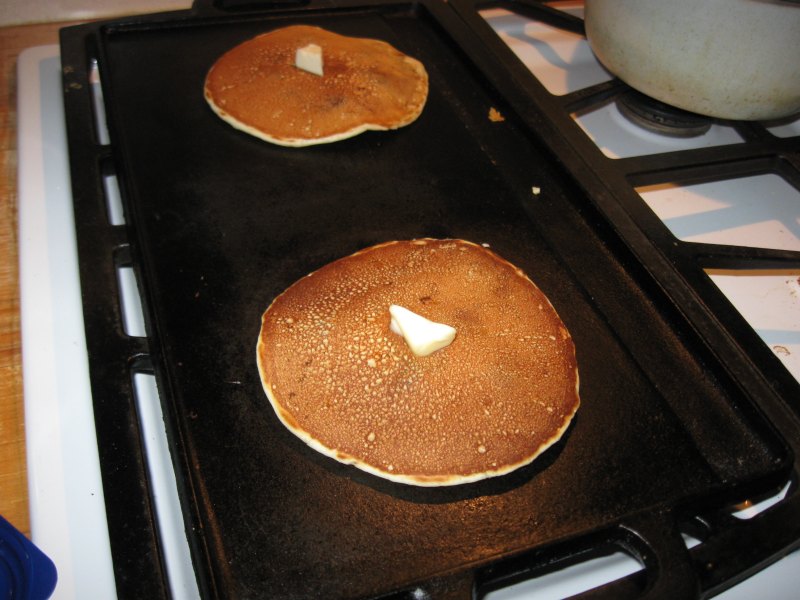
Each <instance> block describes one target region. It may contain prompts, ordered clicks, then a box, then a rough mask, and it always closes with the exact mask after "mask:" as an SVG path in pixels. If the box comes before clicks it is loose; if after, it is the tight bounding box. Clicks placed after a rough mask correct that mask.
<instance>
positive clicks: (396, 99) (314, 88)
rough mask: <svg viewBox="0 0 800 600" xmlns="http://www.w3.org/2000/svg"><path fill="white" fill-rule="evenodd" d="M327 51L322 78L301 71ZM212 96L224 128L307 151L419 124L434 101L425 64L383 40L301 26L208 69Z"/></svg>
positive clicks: (243, 47)
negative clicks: (305, 59) (311, 48)
mask: <svg viewBox="0 0 800 600" xmlns="http://www.w3.org/2000/svg"><path fill="white" fill-rule="evenodd" d="M309 44H315V45H317V46H319V47H320V48H321V51H322V63H323V74H322V75H316V74H314V73H312V72H309V71H306V70H304V69H301V68H298V67H297V66H296V62H295V58H296V52H297V50H298V49H301V48H305V47H307V46H308V45H309ZM205 97H206V100H207V101H208V103H209V105H210V106H211V108H212V109H213V110H214V111H215V112H216V113H217V114H218V115H219V116H220V117H221V118H222V119H224V120H225V121H227V122H228V123H230V124H231V125H233V126H234V127H236V128H237V129H241V130H243V131H245V132H247V133H250V134H252V135H255V136H257V137H260V138H262V139H264V140H267V141H268V142H272V143H275V144H280V145H283V146H308V145H311V144H322V143H328V142H334V141H337V140H342V139H345V138H349V137H352V136H354V135H357V134H359V133H361V132H363V131H366V130H368V129H378V130H381V129H397V128H398V127H403V126H404V125H408V124H409V123H411V122H413V121H414V120H415V119H416V118H417V117H418V116H419V115H420V113H421V112H422V109H423V107H424V106H425V101H426V99H427V97H428V74H427V72H426V71H425V68H424V67H423V66H422V63H420V62H419V61H417V60H416V59H413V58H411V57H410V56H407V55H405V54H403V53H402V52H400V51H398V50H396V49H395V48H394V47H393V46H391V45H389V44H387V43H386V42H383V41H380V40H372V39H364V38H353V37H347V36H343V35H338V34H336V33H332V32H330V31H326V30H324V29H321V28H319V27H311V26H307V25H294V26H290V27H284V28H281V29H276V30H274V31H271V32H269V33H264V34H262V35H259V36H257V37H255V38H253V39H251V40H248V41H246V42H244V43H242V44H240V45H238V46H236V47H235V48H233V49H231V50H229V51H228V52H226V53H225V54H224V55H222V56H221V57H220V58H219V59H218V60H217V61H216V63H214V65H213V66H212V67H211V69H210V70H209V72H208V74H207V76H206V81H205Z"/></svg>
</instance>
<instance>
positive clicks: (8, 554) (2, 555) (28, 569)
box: [0, 517, 58, 600]
mask: <svg viewBox="0 0 800 600" xmlns="http://www.w3.org/2000/svg"><path fill="white" fill-rule="evenodd" d="M57 578H58V575H57V573H56V567H55V565H54V564H53V561H51V560H50V559H49V558H48V557H47V556H45V554H44V553H43V552H42V551H41V550H39V548H37V547H36V546H35V545H34V544H33V543H32V542H31V541H30V540H29V539H28V538H26V537H25V536H24V535H22V534H21V533H20V532H19V531H17V530H16V529H15V528H14V526H13V525H11V523H9V522H8V521H6V520H5V519H4V518H3V517H0V600H45V599H46V598H49V597H50V596H51V595H52V594H53V590H54V589H55V587H56V580H57Z"/></svg>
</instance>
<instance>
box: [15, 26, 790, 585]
mask: <svg viewBox="0 0 800 600" xmlns="http://www.w3.org/2000/svg"><path fill="white" fill-rule="evenodd" d="M487 16H488V18H489V20H490V22H491V21H492V19H496V20H498V21H500V22H502V23H503V27H504V29H505V32H504V33H503V35H504V36H509V39H512V40H513V42H514V43H515V44H517V45H518V46H519V48H521V49H522V50H521V52H522V53H523V54H524V53H526V52H527V53H530V52H534V51H535V52H539V53H541V52H542V51H544V52H545V53H548V54H549V55H550V57H551V58H552V59H553V62H554V63H555V64H559V63H560V62H562V61H563V60H566V59H569V60H571V59H572V58H574V57H578V58H580V59H581V60H585V61H589V62H591V61H593V60H594V59H593V57H591V53H589V54H588V55H587V53H586V48H585V47H582V46H581V44H580V40H572V41H568V42H566V45H565V42H563V41H558V40H555V41H553V40H551V41H550V42H547V43H546V45H545V46H542V45H541V43H540V42H539V41H537V40H536V39H535V35H538V34H535V35H534V37H533V38H530V39H529V37H530V34H531V31H534V32H535V31H537V28H539V29H538V30H541V27H544V26H540V25H531V24H530V23H520V22H519V17H515V16H513V15H510V14H505V13H503V12H502V11H490V13H489V14H487ZM545 31H546V32H547V34H548V35H549V34H550V33H551V32H549V31H547V28H546V27H545ZM531 40H533V41H531ZM570 44H571V46H570ZM537 46H538V50H537V49H536V48H537ZM531 47H533V49H531ZM58 52H59V51H58V47H57V46H46V47H37V48H31V49H29V50H27V51H25V52H24V53H23V54H22V55H21V56H20V60H19V65H18V82H19V83H18V90H19V97H18V103H19V104H18V115H19V165H20V167H19V240H20V285H21V312H22V337H23V376H24V386H25V413H26V436H27V448H28V478H29V486H30V510H31V529H32V537H33V541H34V542H35V543H36V544H37V545H38V546H39V547H41V548H42V549H43V551H44V552H45V553H47V554H48V555H49V556H50V557H51V558H52V559H53V560H54V562H55V564H56V566H57V568H58V572H59V581H58V584H57V587H56V591H55V595H54V597H55V598H62V599H72V598H76V599H77V598H81V599H82V598H114V597H116V590H115V585H114V577H113V571H112V563H111V555H110V548H109V540H108V531H107V526H106V520H105V505H104V499H103V490H102V485H101V481H100V470H99V464H98V453H97V447H96V437H95V431H94V419H93V412H92V401H91V393H90V386H89V375H88V364H87V354H86V343H85V338H84V329H83V315H82V309H81V296H80V286H79V279H78V262H77V255H76V242H75V231H74V218H73V212H72V199H71V190H70V182H69V170H68V159H67V149H66V134H65V129H64V115H63V107H62V101H61V81H60V77H61V73H60V62H59V54H58ZM559 68H560V67H559ZM601 69H602V68H601ZM554 70H555V71H556V72H557V75H558V77H561V78H562V79H564V78H565V76H564V75H563V72H561V73H560V74H559V73H558V69H554ZM583 70H584V72H586V73H590V74H591V75H590V77H595V78H596V77H600V76H602V75H601V74H599V73H598V72H597V70H596V68H594V67H592V66H587V67H585V68H584V69H583ZM571 77H572V75H570V77H569V78H566V79H570V78H571ZM559 85H560V84H559ZM554 93H558V92H554ZM753 185H761V183H760V182H753ZM787 187H788V186H787ZM790 189H791V191H792V192H794V193H796V190H794V189H793V188H790ZM707 192H708V190H707V189H702V188H700V189H697V188H694V189H690V190H688V191H687V190H685V188H681V189H670V188H659V189H655V190H643V191H642V195H643V197H644V199H645V200H646V201H647V202H648V203H649V204H651V206H652V207H653V209H654V210H655V211H656V212H657V213H658V214H659V215H661V216H662V217H663V218H665V219H666V220H667V223H670V222H671V223H672V225H670V227H673V226H674V228H675V229H674V231H675V233H676V235H678V236H679V237H684V236H687V237H688V236H704V235H708V236H712V237H713V236H720V235H728V236H731V239H735V240H737V242H736V243H743V242H742V241H741V236H742V235H744V236H746V235H747V234H746V231H747V229H746V226H745V225H741V224H740V223H739V221H738V219H739V217H735V218H734V221H733V222H734V224H733V225H731V226H730V227H723V228H722V230H719V228H715V227H713V226H711V224H713V223H714V222H717V221H718V218H717V215H715V214H714V213H715V211H716V212H719V210H720V209H719V204H718V203H719V202H723V203H724V202H728V200H725V201H721V200H716V202H717V204H715V200H714V197H715V194H716V192H714V193H712V194H708V193H707ZM779 195H780V194H779ZM790 195H791V194H790ZM697 196H700V197H703V198H706V197H707V196H711V198H710V199H708V200H704V201H700V202H698V201H697ZM686 198H689V199H690V200H691V201H690V202H684V200H686ZM781 198H783V196H781ZM778 203H779V204H780V205H781V206H783V205H786V207H787V210H788V216H781V217H779V218H778V222H779V223H781V225H779V226H785V225H788V226H789V227H788V230H789V231H790V232H791V233H787V234H786V235H784V237H783V238H782V239H785V240H786V244H787V246H788V247H790V248H791V249H800V246H798V245H797V239H798V237H800V234H799V233H798V226H799V225H800V200H798V199H797V198H795V199H794V200H789V201H788V202H787V201H786V200H785V199H781V200H779V201H778ZM687 205H689V206H687ZM681 207H683V208H681ZM751 209H752V207H745V208H742V207H738V208H736V209H732V210H731V213H737V214H738V213H741V212H747V211H750V210H751ZM704 212H705V213H710V214H711V217H712V218H711V219H710V220H709V222H708V223H706V224H702V223H700V222H698V221H697V220H693V219H692V216H693V215H697V214H702V213H704ZM771 219H773V217H772V216H769V215H768V216H766V217H764V218H763V219H762V218H761V217H757V218H756V221H757V223H759V225H758V227H762V226H763V223H764V222H766V221H769V220H771ZM787 219H788V222H787ZM684 227H685V228H686V230H685V231H684V229H683V228H684ZM741 227H745V229H741ZM758 227H757V228H758ZM686 232H688V233H686ZM770 235H771V234H770ZM756 243H757V242H756ZM129 275H130V274H126V273H124V272H123V273H121V274H120V283H121V286H122V288H123V291H124V294H125V296H126V298H125V299H124V300H123V303H124V304H126V305H127V306H134V307H135V305H136V303H137V299H136V297H135V282H132V281H131V280H130V277H129ZM711 275H712V276H713V277H714V280H715V281H716V282H717V283H718V285H720V287H721V288H722V289H723V290H725V291H726V293H728V292H729V290H733V291H732V292H731V293H732V294H733V296H734V297H736V298H738V299H737V300H736V301H735V302H734V303H735V304H736V305H737V306H738V305H739V304H741V305H742V310H744V313H745V316H748V315H747V312H748V311H751V312H752V313H753V315H755V316H753V317H752V318H751V317H748V318H750V319H751V322H753V324H754V326H755V328H756V329H757V330H758V331H759V333H760V334H761V335H762V338H764V339H765V341H766V342H767V343H768V344H770V347H772V348H773V351H775V353H776V355H778V356H780V357H781V359H782V360H783V361H784V364H786V366H787V368H789V369H790V370H791V371H792V372H793V374H794V375H795V377H798V378H800V369H799V368H798V357H800V298H798V294H800V286H799V285H798V283H797V277H798V275H800V274H787V273H777V274H772V275H771V276H770V277H771V279H769V281H768V282H767V284H766V288H764V287H759V286H763V285H764V284H763V283H759V285H758V286H754V285H752V283H753V282H751V281H748V280H747V279H746V278H745V279H743V278H742V276H741V274H733V273H715V274H711ZM748 276H749V277H758V278H759V279H758V281H759V282H763V281H764V279H763V278H762V276H760V275H755V274H751V275H748ZM792 278H793V279H792ZM754 290H755V291H754ZM764 290H767V291H764ZM737 294H738V296H737ZM767 297H769V298H770V300H769V302H772V304H769V305H768V304H767V303H766V302H765V298H767ZM773 306H774V307H775V308H771V307H773ZM129 312H130V311H126V315H128V313H129ZM131 315H132V316H127V322H126V330H127V331H128V333H129V334H130V335H141V331H142V330H143V329H142V328H141V317H137V316H136V310H135V309H134V310H133V311H132V312H131ZM775 316H777V317H779V318H778V319H777V320H776V319H774V318H772V317H775ZM136 389H137V396H138V398H137V400H138V404H139V411H140V416H141V418H142V421H143V427H144V428H145V437H146V441H147V453H148V464H149V468H150V471H151V475H152V476H153V479H154V487H155V497H156V509H157V513H158V519H159V526H160V527H161V529H162V530H163V531H164V532H165V534H164V539H163V540H162V543H163V544H164V547H165V555H166V558H167V563H168V570H169V573H170V586H171V589H172V592H173V594H174V596H175V597H176V598H196V597H198V596H199V594H198V591H197V587H196V583H195V581H194V578H193V572H192V569H191V563H190V561H189V556H188V548H187V544H186V538H185V533H184V531H183V525H182V519H181V517H180V509H179V507H178V502H177V494H176V492H175V485H174V474H173V473H172V470H171V466H170V461H169V458H168V452H169V451H168V449H167V446H166V437H165V435H164V428H163V420H162V416H161V413H160V408H159V403H158V398H157V392H156V390H155V384H154V382H153V381H152V378H151V377H147V376H137V380H136ZM751 510H752V509H751ZM742 516H743V517H744V516H747V515H746V514H743V515H742ZM687 543H688V544H689V545H691V544H692V543H697V542H696V541H692V540H687ZM639 568H640V566H639V564H638V563H637V562H636V561H635V560H634V559H632V558H631V557H629V556H627V555H625V554H623V553H621V552H620V553H618V554H617V555H613V556H611V557H606V558H601V559H594V560H592V561H589V562H587V563H583V564H580V565H577V566H576V567H571V568H569V569H566V570H563V571H559V572H556V573H554V574H551V575H548V576H546V577H541V578H536V579H533V580H530V581H528V582H525V583H522V584H517V585H515V586H511V587H509V588H505V589H503V590H498V591H495V592H492V593H491V594H489V595H488V596H487V597H488V598H490V599H491V600H518V599H523V598H537V599H540V598H563V597H567V596H570V595H573V594H575V593H578V592H580V591H582V590H586V589H590V588H591V587H594V586H596V585H598V584H600V583H603V582H605V581H610V580H613V579H616V578H618V577H621V576H624V575H626V574H628V573H631V572H633V571H635V570H638V569H639ZM798 583H800V553H797V552H795V553H793V554H790V555H789V556H788V557H786V558H784V559H782V560H781V561H779V562H778V563H776V564H775V565H773V566H771V567H770V568H768V569H767V570H766V571H763V572H762V573H760V574H758V575H756V576H754V577H752V578H750V579H748V580H747V581H745V582H743V583H741V584H740V585H738V586H736V587H735V588H733V589H732V590H729V591H728V592H726V593H725V594H723V595H721V596H720V597H721V598H725V599H726V600H743V599H745V598H747V599H750V598H753V597H756V596H758V597H760V598H762V599H764V600H769V599H775V600H778V599H784V598H790V597H794V595H795V594H794V592H796V589H795V588H796V587H797V584H798Z"/></svg>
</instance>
